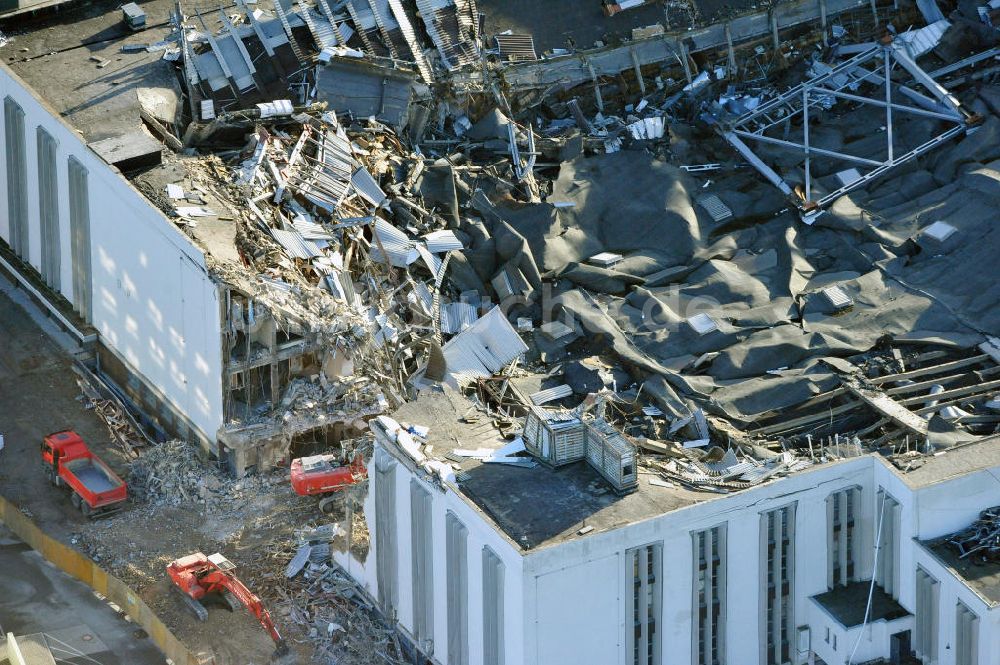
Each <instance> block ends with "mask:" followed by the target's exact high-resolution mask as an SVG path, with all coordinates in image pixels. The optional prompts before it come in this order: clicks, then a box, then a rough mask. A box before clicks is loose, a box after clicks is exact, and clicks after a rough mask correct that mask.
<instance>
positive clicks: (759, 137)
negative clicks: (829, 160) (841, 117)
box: [731, 129, 883, 166]
mask: <svg viewBox="0 0 1000 665" xmlns="http://www.w3.org/2000/svg"><path fill="white" fill-rule="evenodd" d="M731 133H733V134H735V135H736V136H740V137H742V138H747V139H753V140H755V141H760V142H762V143H770V144H771V145H776V146H780V147H782V148H789V149H792V150H795V151H797V152H801V151H802V150H803V148H805V146H804V145H802V144H801V143H795V142H794V141H786V140H784V139H775V138H771V137H770V136H764V135H763V134H754V133H753V132H745V131H743V130H741V129H734V130H732V132H731ZM810 150H811V151H812V152H814V153H816V154H817V155H824V156H826V157H833V158H834V159H842V160H844V161H845V162H854V163H855V164H864V165H865V166H882V164H883V162H879V161H876V160H874V159H865V158H864V157H855V156H854V155H847V154H844V153H842V152H836V151H835V150H827V149H826V148H817V147H815V146H813V147H811V148H810Z"/></svg>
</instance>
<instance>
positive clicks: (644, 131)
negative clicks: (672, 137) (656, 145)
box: [626, 117, 666, 141]
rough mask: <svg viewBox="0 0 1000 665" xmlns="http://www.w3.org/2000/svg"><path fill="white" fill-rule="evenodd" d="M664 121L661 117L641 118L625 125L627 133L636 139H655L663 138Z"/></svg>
mask: <svg viewBox="0 0 1000 665" xmlns="http://www.w3.org/2000/svg"><path fill="white" fill-rule="evenodd" d="M665 127H666V123H665V122H664V120H663V118H661V117H654V118H643V119H641V120H636V121H635V122H633V123H631V124H629V125H626V129H628V131H629V134H631V135H632V138H634V139H635V140H637V141H647V140H648V141H655V140H656V139H662V138H663V131H664V129H665Z"/></svg>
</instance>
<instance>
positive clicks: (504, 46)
mask: <svg viewBox="0 0 1000 665" xmlns="http://www.w3.org/2000/svg"><path fill="white" fill-rule="evenodd" d="M493 39H494V41H495V43H496V47H497V50H499V51H500V58H501V59H503V60H506V61H507V62H530V61H531V60H538V54H537V53H536V51H535V38H534V37H532V36H531V35H497V36H496V37H494V38H493Z"/></svg>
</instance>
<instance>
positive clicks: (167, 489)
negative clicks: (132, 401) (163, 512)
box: [128, 440, 277, 511]
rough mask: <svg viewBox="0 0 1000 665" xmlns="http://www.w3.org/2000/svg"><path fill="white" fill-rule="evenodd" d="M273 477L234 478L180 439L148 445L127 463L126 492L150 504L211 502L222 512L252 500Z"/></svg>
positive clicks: (270, 482) (266, 487) (268, 485)
mask: <svg viewBox="0 0 1000 665" xmlns="http://www.w3.org/2000/svg"><path fill="white" fill-rule="evenodd" d="M276 480H277V479H276V478H272V477H269V476H265V475H259V476H251V477H247V478H243V479H241V480H238V481H237V480H233V479H232V478H231V477H230V476H229V474H227V473H225V472H223V471H221V470H219V469H217V468H216V467H214V466H212V465H207V464H205V462H204V461H203V460H202V459H201V458H200V457H199V456H198V452H197V449H196V448H195V446H193V445H192V444H190V443H186V442H184V441H179V440H171V441H166V442H164V443H161V444H157V445H154V446H150V447H148V448H147V449H146V450H144V451H143V453H142V454H141V455H140V456H139V457H138V458H137V459H135V460H133V461H132V463H131V464H130V465H129V475H128V484H129V493H130V494H131V495H132V497H134V498H135V499H138V500H139V501H142V502H143V503H145V504H148V505H149V506H151V507H163V506H181V505H191V504H212V507H213V509H221V510H222V511H225V510H226V507H227V506H229V507H232V506H234V505H239V504H241V503H243V502H245V501H248V500H252V497H253V496H254V495H255V494H258V493H262V492H265V491H267V490H268V489H269V488H270V487H271V486H272V485H273V484H274V483H275V482H276Z"/></svg>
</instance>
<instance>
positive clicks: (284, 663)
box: [271, 641, 299, 665]
mask: <svg viewBox="0 0 1000 665" xmlns="http://www.w3.org/2000/svg"><path fill="white" fill-rule="evenodd" d="M298 662H299V659H298V657H297V656H296V655H295V654H294V653H293V652H292V651H291V650H290V649H289V648H288V645H287V644H285V642H284V641H282V642H281V643H279V644H278V648H277V649H275V650H274V653H273V654H272V655H271V665H298Z"/></svg>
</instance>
